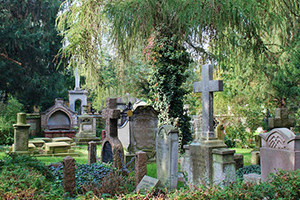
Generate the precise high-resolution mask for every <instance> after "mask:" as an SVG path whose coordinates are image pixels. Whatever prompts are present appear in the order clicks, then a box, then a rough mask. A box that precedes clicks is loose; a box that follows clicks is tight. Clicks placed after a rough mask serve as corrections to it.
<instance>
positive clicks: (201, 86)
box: [194, 65, 223, 139]
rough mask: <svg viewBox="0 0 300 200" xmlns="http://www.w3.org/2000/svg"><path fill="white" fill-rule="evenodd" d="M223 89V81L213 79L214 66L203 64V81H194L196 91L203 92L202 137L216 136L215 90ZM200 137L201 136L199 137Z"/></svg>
mask: <svg viewBox="0 0 300 200" xmlns="http://www.w3.org/2000/svg"><path fill="white" fill-rule="evenodd" d="M218 91H223V81H222V80H213V66H212V65H203V66H202V81H200V82H195V83H194V92H195V93H197V92H202V138H207V139H208V138H215V137H216V136H215V132H214V126H213V117H214V116H213V105H214V104H213V92H218ZM198 138H200V137H198Z"/></svg>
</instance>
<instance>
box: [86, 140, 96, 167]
mask: <svg viewBox="0 0 300 200" xmlns="http://www.w3.org/2000/svg"><path fill="white" fill-rule="evenodd" d="M88 145H89V146H88V164H89V165H90V164H93V163H95V162H97V143H96V142H94V141H91V142H89V143H88Z"/></svg>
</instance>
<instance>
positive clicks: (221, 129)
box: [217, 124, 225, 141]
mask: <svg viewBox="0 0 300 200" xmlns="http://www.w3.org/2000/svg"><path fill="white" fill-rule="evenodd" d="M217 138H218V139H219V140H222V141H224V138H225V133H224V126H223V124H220V125H218V126H217Z"/></svg>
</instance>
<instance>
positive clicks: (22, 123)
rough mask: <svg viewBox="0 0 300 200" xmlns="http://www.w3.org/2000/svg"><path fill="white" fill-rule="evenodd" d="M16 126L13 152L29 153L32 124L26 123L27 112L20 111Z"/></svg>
mask: <svg viewBox="0 0 300 200" xmlns="http://www.w3.org/2000/svg"><path fill="white" fill-rule="evenodd" d="M13 127H14V146H13V152H16V153H18V154H29V151H28V136H29V133H30V132H29V129H30V125H29V124H26V113H18V115H17V124H14V125H13Z"/></svg>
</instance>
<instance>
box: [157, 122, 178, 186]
mask: <svg viewBox="0 0 300 200" xmlns="http://www.w3.org/2000/svg"><path fill="white" fill-rule="evenodd" d="M156 167H157V178H158V179H159V181H160V183H161V185H162V186H163V187H166V188H168V189H176V188H177V184H178V131H177V130H176V129H175V128H174V127H173V126H171V125H163V126H162V127H160V129H159V130H158V132H157V134H156Z"/></svg>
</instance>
